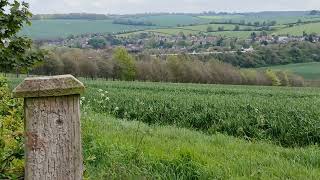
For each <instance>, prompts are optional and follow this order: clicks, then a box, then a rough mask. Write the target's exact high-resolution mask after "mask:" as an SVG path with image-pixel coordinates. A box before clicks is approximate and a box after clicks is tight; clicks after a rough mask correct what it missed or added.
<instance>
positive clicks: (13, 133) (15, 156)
mask: <svg viewBox="0 0 320 180" xmlns="http://www.w3.org/2000/svg"><path fill="white" fill-rule="evenodd" d="M23 155H24V150H23V120H22V101H21V100H17V99H13V98H12V97H11V93H10V91H9V88H8V84H7V80H6V79H5V78H3V77H1V76H0V179H17V178H20V177H22V176H23V172H24V160H23Z"/></svg>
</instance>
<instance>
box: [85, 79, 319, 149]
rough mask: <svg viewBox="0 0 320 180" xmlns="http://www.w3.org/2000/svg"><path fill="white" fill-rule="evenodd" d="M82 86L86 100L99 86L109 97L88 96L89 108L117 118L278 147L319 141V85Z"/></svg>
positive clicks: (147, 84) (97, 84)
mask: <svg viewBox="0 0 320 180" xmlns="http://www.w3.org/2000/svg"><path fill="white" fill-rule="evenodd" d="M87 85H88V87H89V90H88V94H87V98H90V97H96V99H99V98H102V97H100V94H99V92H98V89H102V90H107V91H108V92H109V97H110V101H108V102H106V104H99V101H97V102H95V101H92V100H91V101H90V103H89V104H90V106H91V107H93V109H94V110H95V111H97V112H105V113H111V114H113V115H115V116H116V117H118V118H125V119H129V120H139V121H143V122H145V123H148V124H159V125H174V126H178V127H184V128H190V129H195V130H200V131H203V132H206V133H209V134H215V133H224V134H227V135H232V136H236V137H242V138H247V139H252V140H264V141H272V142H273V143H275V144H281V145H283V146H305V145H310V144H313V143H319V138H320V135H319V132H318V130H317V128H319V127H320V124H319V114H320V111H319V110H318V106H319V103H320V101H319V97H318V96H319V92H318V89H312V88H275V87H245V86H221V85H195V84H187V85H179V84H161V83H134V82H133V83H121V82H105V81H87ZM116 107H117V108H116ZM115 109H117V110H115ZM301 126H303V127H304V128H302V129H301Z"/></svg>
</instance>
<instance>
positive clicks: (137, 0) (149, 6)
mask: <svg viewBox="0 0 320 180" xmlns="http://www.w3.org/2000/svg"><path fill="white" fill-rule="evenodd" d="M25 1H27V2H29V3H30V5H31V10H32V11H33V12H34V13H68V12H90V13H104V14H107V13H114V14H124V13H143V12H201V11H208V10H213V11H230V12H233V11H237V12H243V11H266V10H311V9H319V8H320V0H303V1H302V0H25Z"/></svg>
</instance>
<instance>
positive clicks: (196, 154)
mask: <svg viewBox="0 0 320 180" xmlns="http://www.w3.org/2000/svg"><path fill="white" fill-rule="evenodd" d="M82 123H83V141H84V154H85V167H86V176H87V177H88V178H89V179H230V178H232V179H317V178H318V177H319V176H320V151H319V148H317V147H309V148H305V149H301V148H296V149H286V148H281V147H277V146H274V145H270V144H265V143H258V142H247V141H244V140H239V139H236V138H232V137H227V136H224V135H220V134H217V135H212V136H209V135H205V134H203V133H201V132H196V131H191V130H187V129H182V128H176V127H168V126H163V127H159V126H148V125H146V124H144V123H141V122H137V121H131V122H129V121H125V120H119V119H115V118H112V117H109V116H106V115H103V114H98V113H96V112H89V113H88V114H86V115H84V118H83V122H82Z"/></svg>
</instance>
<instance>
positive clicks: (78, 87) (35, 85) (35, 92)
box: [13, 75, 85, 98]
mask: <svg viewBox="0 0 320 180" xmlns="http://www.w3.org/2000/svg"><path fill="white" fill-rule="evenodd" d="M84 89H85V87H84V85H83V84H82V83H81V82H80V81H79V80H78V79H76V78H75V77H73V76H72V75H60V76H45V77H32V78H26V79H24V81H23V82H22V83H21V84H19V85H18V86H17V87H16V88H15V89H14V90H13V96H14V97H15V98H32V97H55V96H66V95H74V94H81V93H83V91H84Z"/></svg>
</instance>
